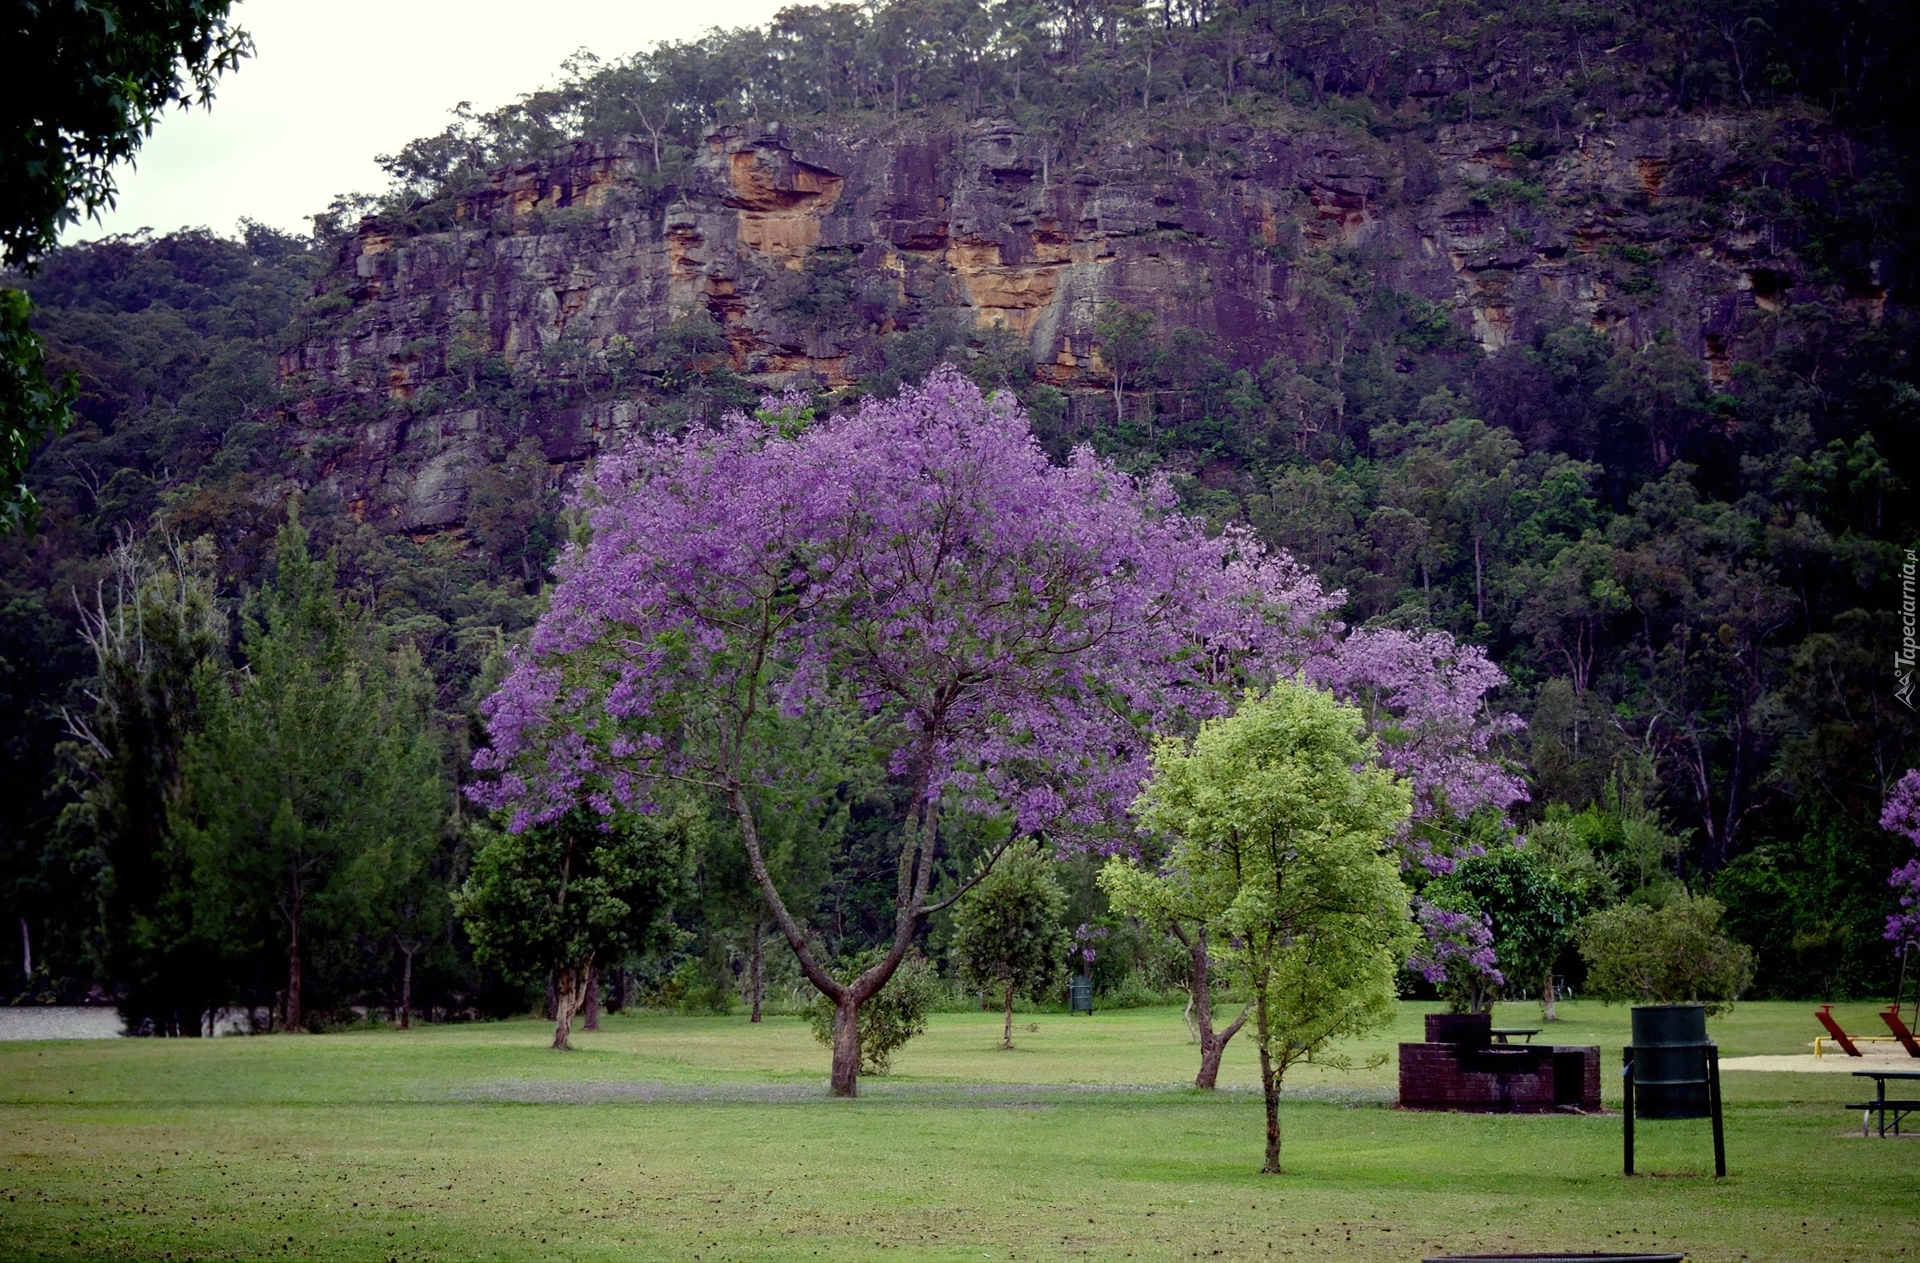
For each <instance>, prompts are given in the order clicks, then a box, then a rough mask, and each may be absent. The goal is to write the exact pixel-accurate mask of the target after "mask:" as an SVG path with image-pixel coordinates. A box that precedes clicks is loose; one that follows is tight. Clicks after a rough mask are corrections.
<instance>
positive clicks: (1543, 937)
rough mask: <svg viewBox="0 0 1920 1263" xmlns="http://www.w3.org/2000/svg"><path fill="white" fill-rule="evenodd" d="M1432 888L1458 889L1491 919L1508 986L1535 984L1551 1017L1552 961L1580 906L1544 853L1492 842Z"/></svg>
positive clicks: (1575, 893)
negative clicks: (1485, 850)
mask: <svg viewBox="0 0 1920 1263" xmlns="http://www.w3.org/2000/svg"><path fill="white" fill-rule="evenodd" d="M1435 887H1443V888H1445V887H1450V888H1452V889H1455V890H1458V891H1460V892H1461V893H1462V894H1464V895H1466V896H1467V899H1468V901H1469V902H1470V905H1471V906H1472V907H1473V908H1474V909H1476V910H1478V911H1481V912H1484V913H1486V914H1487V915H1488V916H1490V917H1492V918H1493V946H1494V951H1495V953H1496V954H1497V955H1498V957H1499V960H1500V968H1501V971H1502V972H1503V973H1505V974H1506V976H1507V981H1508V983H1509V985H1510V986H1517V987H1518V988H1519V989H1520V990H1521V991H1522V992H1523V993H1524V991H1525V990H1526V989H1527V988H1528V987H1530V986H1532V987H1538V988H1540V1003H1541V1005H1542V1007H1543V1009H1544V1010H1545V1013H1546V1018H1547V1020H1548V1021H1550V1022H1551V1021H1554V1020H1556V1016H1555V1014H1554V1005H1553V965H1554V962H1555V961H1557V960H1559V959H1560V952H1561V949H1563V948H1564V947H1566V945H1567V944H1568V943H1569V942H1571V941H1572V940H1573V933H1574V925H1575V922H1576V921H1577V920H1578V918H1579V916H1580V913H1581V911H1582V907H1581V899H1580V893H1579V891H1577V890H1576V889H1574V887H1573V886H1572V885H1570V884H1569V883H1567V882H1565V881H1563V880H1561V878H1560V875H1559V874H1558V873H1557V872H1555V871H1554V869H1553V866H1552V864H1551V863H1550V862H1549V861H1548V859H1547V857H1546V855H1545V854H1544V853H1542V852H1540V851H1538V850H1535V849H1534V848H1532V847H1513V846H1497V847H1494V848H1493V849H1492V850H1489V851H1488V852H1486V854H1484V855H1476V856H1474V857H1473V858H1471V859H1469V860H1467V861H1465V862H1464V863H1462V864H1461V865H1460V867H1459V868H1458V869H1456V870H1455V871H1454V872H1453V873H1452V874H1451V875H1450V876H1449V877H1447V878H1446V879H1444V880H1443V881H1440V882H1436V883H1434V884H1433V885H1432V886H1429V887H1428V891H1429V892H1430V893H1429V895H1428V897H1429V898H1435V897H1436V895H1437V893H1438V892H1437V891H1436V890H1435ZM1439 902H1441V903H1443V904H1445V906H1448V907H1454V906H1455V905H1454V904H1451V903H1447V902H1446V901H1445V900H1444V899H1441V900H1439Z"/></svg>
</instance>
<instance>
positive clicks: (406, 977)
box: [400, 947, 414, 1031]
mask: <svg viewBox="0 0 1920 1263" xmlns="http://www.w3.org/2000/svg"><path fill="white" fill-rule="evenodd" d="M400 950H401V951H402V952H404V953H405V963H404V964H402V965H401V966H400V1029H401V1030H403V1031H404V1030H407V1029H409V1028H410V1027H412V1025H413V952H414V949H412V948H408V947H403V948H401V949H400Z"/></svg>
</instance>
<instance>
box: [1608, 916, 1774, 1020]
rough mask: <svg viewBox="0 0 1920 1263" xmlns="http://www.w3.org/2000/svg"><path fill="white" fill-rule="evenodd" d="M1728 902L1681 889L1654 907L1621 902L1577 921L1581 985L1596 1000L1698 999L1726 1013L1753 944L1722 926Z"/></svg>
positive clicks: (1742, 981)
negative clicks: (1583, 967)
mask: <svg viewBox="0 0 1920 1263" xmlns="http://www.w3.org/2000/svg"><path fill="white" fill-rule="evenodd" d="M1725 911H1726V909H1724V908H1722V907H1721V906H1720V903H1719V901H1718V900H1716V899H1712V898H1710V897H1708V896H1706V895H1700V896H1697V897H1695V896H1690V895H1687V894H1685V893H1681V894H1679V895H1676V896H1674V897H1673V898H1670V899H1669V900H1668V901H1667V902H1666V903H1665V904H1663V905H1662V906H1660V907H1658V908H1651V907H1648V906H1647V905H1646V904H1642V903H1623V904H1619V905H1617V906H1615V907H1612V908H1608V909H1607V910H1606V911H1604V912H1596V913H1594V914H1593V915H1592V916H1589V917H1588V918H1586V920H1584V921H1582V922H1581V923H1580V937H1579V941H1580V955H1581V957H1582V958H1584V959H1585V960H1586V962H1587V989H1588V990H1589V991H1591V992H1592V993H1593V994H1595V995H1597V996H1599V997H1600V998H1601V999H1602V1000H1608V1001H1613V1000H1618V1001H1622V1002H1624V1003H1636V1002H1637V1003H1642V1004H1667V1003H1676V1002H1680V1001H1704V1002H1705V1003H1706V1006H1707V1012H1709V1013H1724V1012H1726V1011H1727V1010H1728V1009H1730V1008H1732V1007H1733V1001H1734V999H1736V998H1737V997H1738V996H1739V995H1740V993H1741V992H1742V991H1744V990H1745V989H1746V986H1747V984H1748V983H1749V982H1751V981H1752V980H1753V949H1752V948H1750V947H1748V946H1747V945H1746V944H1744V943H1736V942H1734V941H1733V940H1732V939H1730V938H1728V937H1726V936H1725V935H1724V934H1722V933H1720V917H1721V914H1722V913H1724V912H1725Z"/></svg>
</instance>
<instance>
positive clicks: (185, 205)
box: [63, 0, 788, 242]
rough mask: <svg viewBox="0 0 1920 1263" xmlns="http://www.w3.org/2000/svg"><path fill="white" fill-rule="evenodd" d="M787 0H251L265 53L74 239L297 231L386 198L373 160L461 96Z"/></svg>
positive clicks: (437, 118)
mask: <svg viewBox="0 0 1920 1263" xmlns="http://www.w3.org/2000/svg"><path fill="white" fill-rule="evenodd" d="M787 2H788V0H695V2H693V3H665V2H663V0H627V2H626V3H621V2H620V0H544V2H543V3H537V4H531V5H530V4H527V3H525V0H457V2H452V3H450V2H448V0H327V2H326V3H319V2H317V0H244V2H243V3H240V4H236V5H235V6H234V9H233V16H234V18H235V20H237V21H238V22H239V24H240V25H241V26H243V27H245V28H246V29H247V30H248V31H249V32H250V33H251V34H252V35H253V38H254V43H255V45H256V53H255V55H254V57H253V58H251V59H250V60H248V61H245V62H242V63H241V66H240V69H239V70H238V71H237V72H235V73H232V74H229V75H227V76H225V77H224V78H222V79H221V81H220V85H219V89H218V91H217V92H216V93H215V96H214V102H213V108H212V110H211V111H207V110H199V109H196V110H194V111H192V112H191V113H187V112H183V111H180V110H178V109H175V110H172V111H169V112H168V114H167V115H166V117H165V119H164V120H163V121H162V122H161V123H160V125H159V126H158V127H157V128H155V129H154V133H153V135H152V136H151V137H150V138H148V140H147V142H146V143H145V144H144V145H142V146H141V148H140V153H139V161H138V163H137V165H136V167H134V168H133V169H127V168H125V167H122V168H121V169H120V170H119V171H118V172H117V177H118V181H119V185H120V198H119V204H118V206H116V207H115V208H114V209H113V210H111V211H108V212H106V214H105V216H104V217H103V219H102V220H101V221H99V222H92V221H89V222H87V223H83V224H81V225H78V226H76V227H70V228H68V230H67V232H66V234H65V236H64V238H63V240H65V241H68V242H73V241H84V240H89V239H91V238H94V237H99V236H102V235H105V234H107V233H115V232H132V231H134V230H135V229H139V228H152V229H153V230H154V231H155V232H170V231H172V230H173V229H176V228H181V227H204V228H211V229H213V230H214V231H215V232H219V233H224V234H232V233H234V232H235V231H236V228H235V225H236V224H237V222H238V221H239V220H240V218H241V217H242V216H245V217H247V218H251V219H256V220H259V221H260V222H262V223H265V224H271V225H273V226H274V227H276V228H280V229H284V230H286V231H289V232H305V231H306V230H307V227H308V225H307V223H306V217H307V216H308V215H312V214H314V213H315V212H317V211H322V210H325V209H326V206H327V203H328V202H329V201H330V200H331V199H332V198H333V197H334V195H335V194H338V193H346V192H352V191H356V190H357V191H362V192H368V193H374V192H378V191H380V190H381V189H383V188H384V187H385V186H386V177H385V175H384V174H383V173H382V172H381V171H380V168H379V167H378V166H376V165H375V164H374V161H373V159H374V155H376V154H383V153H392V152H393V151H395V150H397V149H398V148H399V147H400V146H402V145H404V144H406V143H407V142H408V141H409V140H412V139H414V138H415V137H417V136H425V135H429V134H431V133H433V132H437V131H439V130H440V129H441V128H443V127H445V126H446V125H447V122H448V121H449V120H448V115H447V111H448V110H450V109H452V108H453V106H454V105H455V104H456V103H457V102H460V101H471V102H473V104H474V105H475V107H477V108H479V109H483V110H484V109H490V108H492V107H494V106H498V105H503V104H505V103H507V102H509V101H511V100H513V99H514V98H515V97H517V96H519V95H520V94H521V93H523V92H530V91H532V90H534V89H536V88H539V87H542V86H544V85H546V84H549V83H551V82H553V81H554V80H555V79H557V78H558V77H559V67H560V63H561V61H563V60H564V59H565V58H566V57H567V56H568V55H569V54H571V53H572V52H573V51H574V50H575V49H577V48H581V47H585V48H588V49H591V50H592V51H593V52H594V53H595V54H597V55H598V56H599V57H601V58H602V59H603V60H608V61H611V60H614V59H616V58H620V57H624V56H626V55H627V54H629V53H632V52H635V51H637V50H639V49H641V48H644V47H651V46H652V45H653V44H655V43H657V42H658V41H660V40H678V39H694V38H697V37H698V36H699V35H701V34H702V33H703V32H705V31H706V30H708V29H709V28H712V27H715V26H723V27H735V26H758V25H760V24H762V23H764V22H765V21H766V20H767V19H768V18H770V17H772V16H773V14H774V12H775V11H776V10H777V9H780V8H782V7H783V6H784V4H785V3H787Z"/></svg>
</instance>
